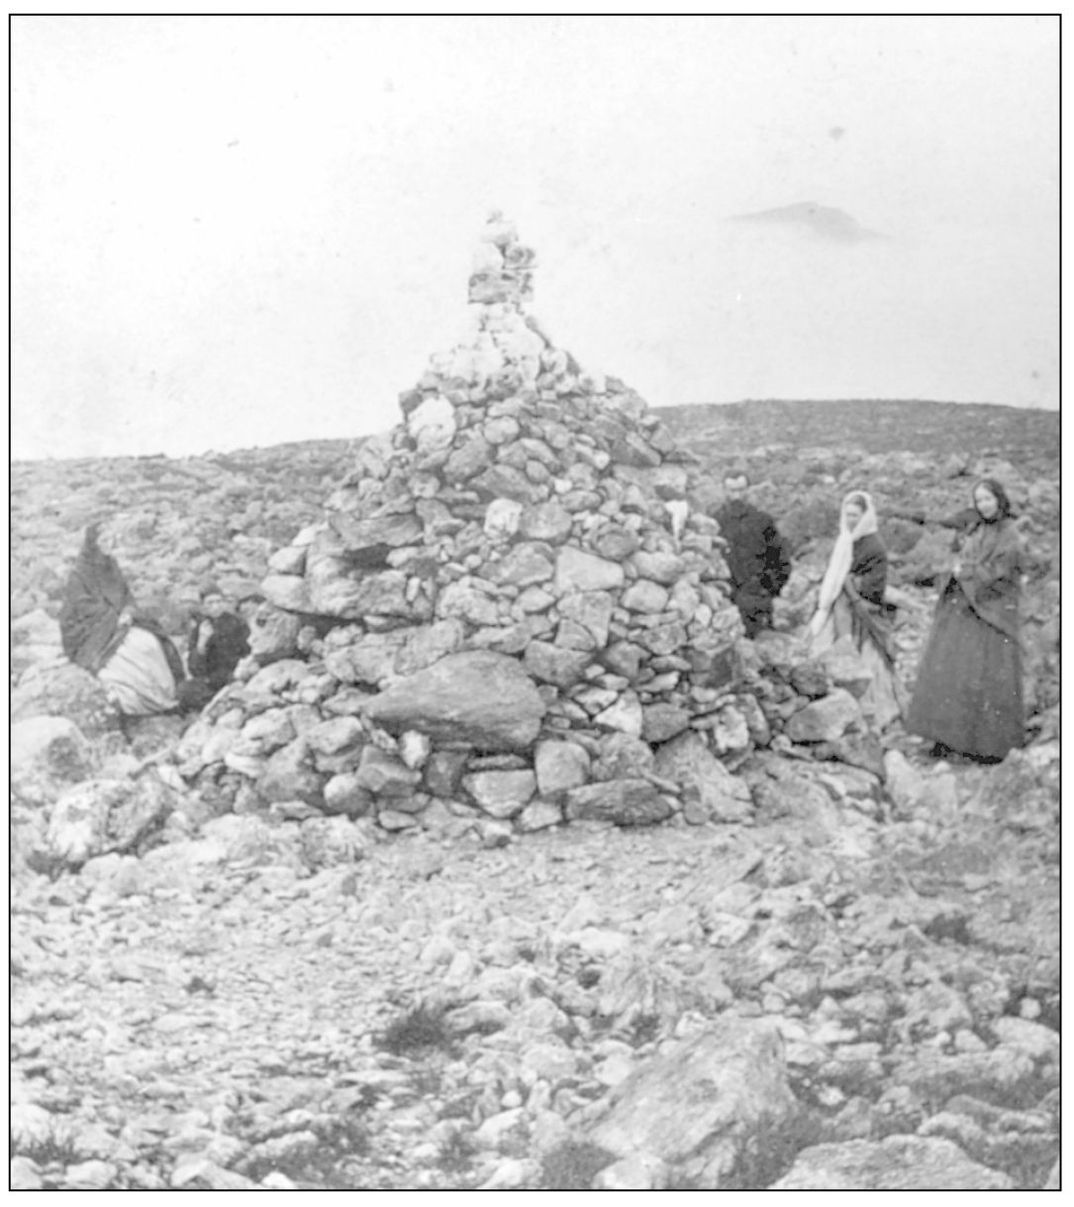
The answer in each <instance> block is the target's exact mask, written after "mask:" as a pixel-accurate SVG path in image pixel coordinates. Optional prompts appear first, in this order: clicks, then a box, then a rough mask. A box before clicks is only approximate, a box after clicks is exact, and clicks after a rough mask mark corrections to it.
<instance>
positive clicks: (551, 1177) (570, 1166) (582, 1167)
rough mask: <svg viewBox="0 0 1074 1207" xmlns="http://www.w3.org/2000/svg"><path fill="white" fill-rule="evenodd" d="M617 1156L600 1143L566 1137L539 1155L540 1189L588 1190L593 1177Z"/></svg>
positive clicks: (591, 1184)
mask: <svg viewBox="0 0 1074 1207" xmlns="http://www.w3.org/2000/svg"><path fill="white" fill-rule="evenodd" d="M615 1160H616V1156H615V1153H611V1152H609V1151H608V1150H607V1149H606V1148H601V1146H600V1145H599V1144H590V1143H588V1142H586V1141H576V1140H565V1141H564V1142H563V1143H562V1144H557V1145H556V1147H555V1148H553V1149H551V1150H550V1151H549V1152H547V1153H545V1155H544V1156H543V1157H542V1158H541V1180H540V1184H539V1186H538V1189H539V1190H590V1189H591V1188H592V1186H593V1179H594V1178H595V1177H596V1176H597V1174H598V1173H600V1171H601V1170H602V1169H604V1168H605V1167H606V1166H608V1165H611V1164H612V1163H613V1162H614V1161H615Z"/></svg>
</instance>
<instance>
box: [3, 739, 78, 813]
mask: <svg viewBox="0 0 1074 1207" xmlns="http://www.w3.org/2000/svg"><path fill="white" fill-rule="evenodd" d="M9 738H10V742H11V791H12V794H13V795H14V796H15V797H17V798H19V799H20V800H22V801H24V802H25V803H26V804H30V805H43V804H46V803H47V802H49V801H52V800H55V799H56V797H57V795H58V794H59V793H60V792H61V791H62V790H63V789H64V788H66V787H67V786H68V785H70V784H76V783H78V782H79V781H80V780H84V779H86V778H88V777H89V775H90V774H92V770H93V751H92V748H91V747H90V745H89V743H88V742H87V741H86V739H85V738H84V737H83V736H82V733H81V731H80V730H79V728H78V726H77V725H76V724H75V723H74V722H73V721H69V720H67V718H66V717H29V718H27V719H26V720H24V721H16V722H15V723H14V724H13V725H12V726H11V730H10V734H9Z"/></svg>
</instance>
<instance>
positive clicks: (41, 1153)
mask: <svg viewBox="0 0 1074 1207" xmlns="http://www.w3.org/2000/svg"><path fill="white" fill-rule="evenodd" d="M10 1145H11V1147H10V1148H9V1150H8V1151H9V1152H10V1153H12V1154H15V1153H18V1155H19V1156H20V1157H29V1158H30V1160H31V1161H33V1162H34V1164H35V1165H37V1166H39V1167H40V1168H41V1169H44V1168H46V1166H49V1165H64V1166H66V1165H75V1164H77V1163H78V1162H79V1161H81V1160H83V1156H82V1153H81V1152H80V1151H79V1150H78V1149H77V1148H76V1147H75V1146H74V1144H72V1142H71V1140H70V1137H68V1136H67V1135H65V1134H64V1133H63V1132H62V1131H61V1132H50V1133H49V1135H47V1136H45V1137H44V1138H43V1139H40V1140H33V1141H31V1142H30V1143H29V1144H21V1145H19V1144H16V1143H15V1137H14V1136H11V1137H10Z"/></svg>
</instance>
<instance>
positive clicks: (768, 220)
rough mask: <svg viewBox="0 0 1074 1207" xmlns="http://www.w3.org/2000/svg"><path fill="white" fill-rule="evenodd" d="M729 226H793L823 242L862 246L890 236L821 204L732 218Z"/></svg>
mask: <svg viewBox="0 0 1074 1207" xmlns="http://www.w3.org/2000/svg"><path fill="white" fill-rule="evenodd" d="M727 221H728V222H752V223H756V224H764V225H767V226H789V227H794V228H797V229H799V230H807V231H809V232H810V233H812V234H814V235H816V236H818V237H819V238H822V239H830V240H833V241H834V242H838V243H861V242H863V241H864V240H866V239H885V238H887V236H886V235H882V234H880V233H879V232H878V231H873V230H868V229H867V228H866V227H864V226H862V225H861V224H860V223H859V222H858V220H857V219H856V218H854V217H852V216H851V215H850V214H848V213H847V212H846V211H845V210H840V209H836V208H835V207H834V206H830V205H821V204H820V203H819V202H817V201H796V202H795V203H794V204H793V205H781V206H779V207H778V208H777V209H772V210H757V211H756V212H755V213H752V214H732V215H731V217H730V218H728V219H727Z"/></svg>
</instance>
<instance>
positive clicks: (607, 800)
mask: <svg viewBox="0 0 1074 1207" xmlns="http://www.w3.org/2000/svg"><path fill="white" fill-rule="evenodd" d="M565 811H566V815H567V818H568V819H569V820H570V821H583V820H596V821H611V822H615V824H616V825H618V826H648V825H653V824H654V823H656V822H658V821H665V820H666V819H667V818H668V817H670V816H671V814H672V812H673V809H672V807H671V805H670V804H669V803H668V802H667V801H666V800H665V799H664V798H663V797H662V796H661V795H660V793H659V792H657V790H656V788H655V787H654V786H653V785H652V784H651V783H649V781H648V780H642V779H622V780H607V781H606V782H604V783H601V784H587V785H585V786H584V787H582V788H574V789H572V790H571V791H570V792H568V793H567V797H566V810H565Z"/></svg>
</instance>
